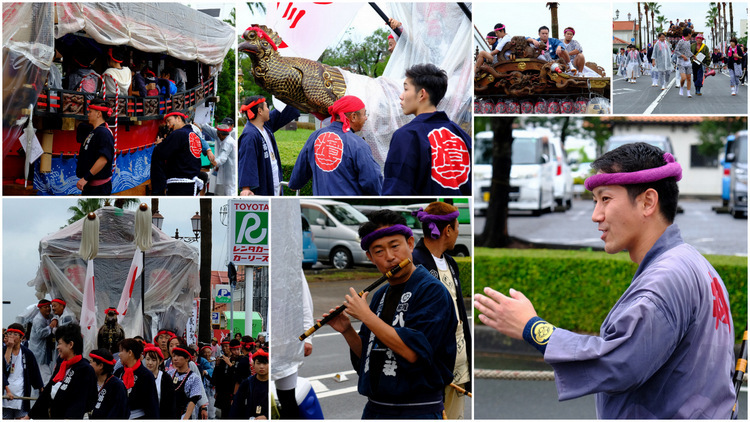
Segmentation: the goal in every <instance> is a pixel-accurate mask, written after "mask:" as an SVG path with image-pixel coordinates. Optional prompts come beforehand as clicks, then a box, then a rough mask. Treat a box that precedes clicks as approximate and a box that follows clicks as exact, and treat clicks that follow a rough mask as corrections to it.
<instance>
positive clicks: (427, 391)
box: [329, 210, 456, 419]
mask: <svg viewBox="0 0 750 422" xmlns="http://www.w3.org/2000/svg"><path fill="white" fill-rule="evenodd" d="M369 218H370V221H369V222H367V223H364V224H363V225H362V226H361V227H360V229H359V235H360V237H361V238H362V242H361V243H362V244H361V246H362V249H363V250H365V251H366V253H367V258H368V259H370V261H372V262H373V264H375V265H376V266H377V267H378V270H379V271H380V272H381V273H386V272H388V271H390V270H392V269H393V267H394V266H396V265H398V264H399V263H400V262H402V261H403V260H405V259H407V258H408V259H411V257H412V251H413V249H414V237H413V235H412V232H411V229H409V228H408V227H407V226H406V220H405V219H404V217H403V216H401V215H400V214H398V213H396V212H394V211H391V210H381V211H376V212H374V213H372V214H370V217H369ZM349 292H350V294H349V295H347V296H346V302H345V304H346V311H344V312H342V313H341V314H339V315H338V316H337V317H336V318H334V319H333V320H331V322H329V324H330V325H331V327H332V328H333V329H334V330H336V331H338V332H340V333H341V334H343V335H344V338H345V339H346V342H347V344H348V345H349V348H350V356H351V360H352V365H353V366H354V369H355V370H356V371H357V374H358V375H359V384H358V386H357V390H358V391H359V393H360V394H362V395H364V396H367V398H368V401H367V405H366V406H365V409H364V411H363V413H362V419H383V418H385V419H402V418H403V419H442V411H443V390H444V389H445V387H446V386H447V385H448V384H450V383H451V382H452V380H453V367H454V364H455V360H456V313H455V311H454V309H453V303H452V302H451V298H450V295H449V294H448V291H447V290H446V289H445V287H443V285H442V284H441V283H440V281H439V280H437V279H436V278H435V277H433V276H432V275H431V274H430V273H429V272H428V271H427V270H426V269H425V268H424V267H422V266H421V265H420V266H415V265H414V264H412V263H411V262H409V264H408V265H407V266H406V267H405V268H403V269H402V270H400V271H399V272H397V273H395V274H393V276H392V277H391V278H389V279H388V284H387V285H386V286H385V287H382V288H380V289H379V290H378V291H376V292H375V293H374V294H373V295H372V300H371V301H370V305H369V306H368V304H367V300H366V299H367V296H368V295H369V293H365V294H364V295H363V296H362V297H359V296H358V295H357V292H356V290H354V288H350V289H349ZM331 311H333V309H332V310H331ZM349 316H352V317H354V318H356V319H358V320H360V321H362V326H361V328H360V331H359V333H357V332H356V331H355V330H354V328H353V327H352V324H351V322H350V321H349Z"/></svg>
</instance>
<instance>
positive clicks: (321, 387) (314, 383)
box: [307, 378, 329, 394]
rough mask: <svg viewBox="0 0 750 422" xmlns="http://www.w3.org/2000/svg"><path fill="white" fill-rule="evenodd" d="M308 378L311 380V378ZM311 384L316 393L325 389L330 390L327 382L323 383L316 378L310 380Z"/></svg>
mask: <svg viewBox="0 0 750 422" xmlns="http://www.w3.org/2000/svg"><path fill="white" fill-rule="evenodd" d="M307 380H308V381H310V379H309V378H308V379H307ZM310 386H311V387H312V389H313V390H315V394H320V393H322V392H324V391H328V390H329V388H328V387H326V385H325V384H323V383H322V382H320V381H316V380H312V381H310Z"/></svg>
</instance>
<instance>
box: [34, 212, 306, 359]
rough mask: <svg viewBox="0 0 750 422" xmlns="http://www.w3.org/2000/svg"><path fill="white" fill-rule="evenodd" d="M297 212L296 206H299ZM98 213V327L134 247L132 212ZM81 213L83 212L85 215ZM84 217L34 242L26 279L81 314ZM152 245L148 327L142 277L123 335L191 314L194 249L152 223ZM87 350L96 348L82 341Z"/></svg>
mask: <svg viewBox="0 0 750 422" xmlns="http://www.w3.org/2000/svg"><path fill="white" fill-rule="evenodd" d="M298 213H299V211H298ZM96 214H97V216H98V217H99V218H100V220H101V222H100V224H101V226H100V227H101V228H100V236H99V253H98V255H97V256H96V258H95V259H94V285H95V290H96V306H97V312H96V319H97V329H98V328H99V327H101V325H102V324H104V317H105V315H104V310H105V309H106V308H108V307H116V306H117V304H118V302H119V301H120V296H121V294H122V290H123V286H124V285H125V280H126V278H127V275H128V270H129V269H130V263H131V261H132V259H133V254H134V253H135V239H134V226H135V212H133V211H129V210H121V209H119V208H114V207H105V208H101V209H99V210H97V211H96ZM84 218H85V217H84ZM82 228H83V219H81V220H78V221H77V222H75V223H73V224H71V225H69V226H67V227H64V228H62V229H61V230H60V231H58V232H57V233H54V234H51V235H49V236H47V237H44V238H42V240H41V241H40V242H39V255H40V258H41V265H40V267H39V270H38V271H37V275H36V277H35V278H34V279H33V280H31V281H30V282H29V283H28V284H29V286H32V287H34V288H35V289H36V291H37V293H36V294H37V297H38V298H39V299H41V298H43V297H44V295H45V294H47V293H49V294H50V295H51V297H53V298H55V297H60V298H62V299H63V300H65V301H66V302H67V306H68V308H69V309H70V310H71V311H72V312H73V313H74V314H75V315H76V317H77V318H79V319H80V315H81V303H82V300H83V283H84V277H85V275H86V262H85V261H84V260H83V259H81V257H80V256H79V255H78V249H79V248H80V245H81V229H82ZM151 234H152V239H153V248H152V249H151V250H149V251H148V252H146V257H145V261H144V273H145V286H146V291H145V304H146V323H145V326H146V327H147V330H146V331H147V332H145V333H143V332H142V331H143V329H142V327H143V326H144V324H143V323H142V319H141V311H140V306H141V282H140V280H136V281H135V286H134V288H133V296H132V299H131V300H130V303H129V306H128V311H127V313H126V315H125V318H124V319H123V320H122V322H121V325H122V327H123V329H124V330H125V335H126V336H127V337H132V336H135V335H143V336H144V337H145V338H146V339H150V338H153V335H154V334H155V333H156V331H157V329H159V328H163V327H167V328H176V329H177V331H178V332H181V330H182V328H183V327H185V323H186V321H187V319H188V317H189V315H190V312H191V308H192V303H193V298H195V297H197V296H198V294H199V291H200V278H199V272H198V269H199V261H198V255H199V254H198V251H197V250H196V249H195V248H193V247H192V246H188V245H187V244H185V243H184V242H182V241H180V240H175V239H173V238H171V237H169V236H168V235H166V234H165V233H164V232H162V231H161V230H159V229H157V228H156V226H152V229H151ZM84 348H85V350H86V351H87V352H88V351H89V350H91V349H92V348H96V347H95V346H94V345H92V344H85V345H84Z"/></svg>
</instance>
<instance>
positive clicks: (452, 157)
mask: <svg viewBox="0 0 750 422" xmlns="http://www.w3.org/2000/svg"><path fill="white" fill-rule="evenodd" d="M427 138H428V139H429V140H430V148H431V149H432V153H431V155H432V180H434V181H436V182H437V183H438V184H439V185H440V186H442V187H444V188H447V189H458V187H459V186H461V185H463V184H464V183H466V182H467V181H468V180H469V169H470V167H471V157H469V149H468V148H467V147H466V142H464V140H463V139H461V137H459V136H456V134H454V133H453V132H451V131H450V130H448V129H447V128H444V127H442V128H440V129H435V130H433V131H432V132H430V133H429V135H427Z"/></svg>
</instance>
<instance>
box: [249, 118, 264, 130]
mask: <svg viewBox="0 0 750 422" xmlns="http://www.w3.org/2000/svg"><path fill="white" fill-rule="evenodd" d="M250 123H252V124H253V126H255V127H257V128H258V130H263V124H264V123H265V122H263V121H262V120H261V119H253V120H250Z"/></svg>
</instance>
